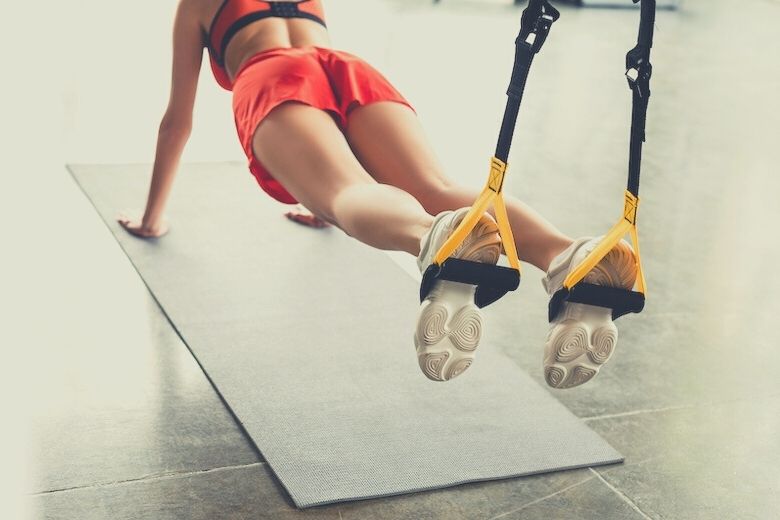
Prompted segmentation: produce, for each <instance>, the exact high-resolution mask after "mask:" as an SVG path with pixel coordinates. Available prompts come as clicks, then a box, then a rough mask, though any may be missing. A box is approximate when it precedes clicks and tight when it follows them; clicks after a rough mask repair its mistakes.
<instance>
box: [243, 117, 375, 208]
mask: <svg viewBox="0 0 780 520" xmlns="http://www.w3.org/2000/svg"><path fill="white" fill-rule="evenodd" d="M252 150H253V152H254V154H255V156H256V157H257V159H258V160H259V161H260V162H261V163H262V165H263V167H264V168H265V169H267V170H268V172H269V173H270V174H271V175H272V176H273V177H274V178H275V179H276V180H277V181H279V182H280V183H281V184H282V186H284V188H285V189H286V190H287V191H289V192H290V194H291V195H292V196H293V197H295V198H296V199H297V200H298V201H300V202H301V203H302V204H303V205H304V206H306V207H307V208H308V209H309V210H311V211H312V212H313V213H314V214H316V215H318V216H320V217H322V218H324V219H326V220H329V221H331V222H333V201H334V199H335V198H336V196H337V195H338V194H339V193H340V192H341V191H342V190H343V189H344V188H346V187H348V186H350V185H353V184H359V183H363V184H366V183H375V182H376V181H375V180H374V179H372V178H371V176H370V175H369V174H368V173H367V172H366V171H365V169H364V168H363V166H362V165H361V164H360V162H359V161H358V159H357V158H356V157H355V155H354V153H353V152H352V150H351V148H350V146H349V143H348V142H347V140H346V138H345V137H344V134H343V133H342V132H341V130H340V129H339V127H338V126H337V125H336V123H335V122H334V121H333V118H332V116H331V115H330V114H328V113H327V112H325V111H323V110H319V109H317V108H314V107H311V106H308V105H305V104H302V103H295V102H288V103H284V104H282V105H279V106H278V107H276V108H274V109H273V110H272V111H271V112H270V113H269V114H268V116H267V117H266V118H265V119H263V121H262V122H261V123H260V125H258V127H257V130H256V131H255V134H254V137H253V139H252Z"/></svg>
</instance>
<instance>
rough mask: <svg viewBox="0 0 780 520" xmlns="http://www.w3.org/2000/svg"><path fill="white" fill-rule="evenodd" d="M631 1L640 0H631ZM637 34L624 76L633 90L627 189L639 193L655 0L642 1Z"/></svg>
mask: <svg viewBox="0 0 780 520" xmlns="http://www.w3.org/2000/svg"><path fill="white" fill-rule="evenodd" d="M633 1H634V3H637V2H639V1H640V0H633ZM641 2H642V5H641V14H640V21H639V37H638V39H637V44H636V47H634V48H633V49H631V50H630V51H628V54H626V78H627V79H628V86H629V88H630V89H631V92H632V109H631V144H630V148H629V158H628V191H629V192H631V194H632V195H633V196H634V197H638V196H639V173H640V169H641V165H642V143H644V142H645V126H646V122H647V106H648V103H649V102H650V77H651V76H652V74H653V66H652V64H651V63H650V49H651V48H652V47H653V29H654V28H655V0H641Z"/></svg>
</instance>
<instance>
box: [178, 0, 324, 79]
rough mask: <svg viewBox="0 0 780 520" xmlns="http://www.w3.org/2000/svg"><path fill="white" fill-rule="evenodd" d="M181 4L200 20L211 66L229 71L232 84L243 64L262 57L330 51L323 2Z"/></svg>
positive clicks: (185, 0)
mask: <svg viewBox="0 0 780 520" xmlns="http://www.w3.org/2000/svg"><path fill="white" fill-rule="evenodd" d="M182 4H183V5H182V7H185V8H186V10H187V12H189V13H192V16H193V17H196V18H197V21H198V23H199V25H200V26H201V28H202V30H203V35H204V45H205V46H206V47H207V48H208V49H209V52H210V53H211V58H212V63H213V64H215V65H217V66H218V67H220V68H222V69H224V71H225V73H226V75H227V79H228V80H229V81H232V79H233V76H234V75H235V73H236V71H238V69H239V68H240V66H241V64H242V63H243V62H244V61H246V60H247V59H248V58H249V57H251V56H253V55H255V54H257V53H259V52H263V51H265V50H268V49H273V48H279V47H308V46H317V47H330V38H329V37H328V31H327V29H326V28H325V26H324V15H323V14H322V6H321V2H320V1H319V0H303V1H281V2H262V1H257V0H182ZM215 72H217V71H215ZM218 79H219V78H218Z"/></svg>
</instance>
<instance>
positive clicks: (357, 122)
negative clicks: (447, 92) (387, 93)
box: [346, 102, 572, 271]
mask: <svg viewBox="0 0 780 520" xmlns="http://www.w3.org/2000/svg"><path fill="white" fill-rule="evenodd" d="M346 135H347V139H348V141H349V144H350V145H351V146H352V149H353V151H354V152H355V155H356V156H357V157H358V159H359V160H360V162H361V163H362V164H363V166H364V167H365V168H366V170H368V172H369V173H371V175H372V176H373V177H374V178H375V179H376V180H377V181H379V182H383V183H387V184H392V185H393V186H397V187H398V188H400V189H402V190H404V191H406V192H408V193H410V194H411V195H413V196H414V197H415V198H416V199H417V200H419V201H420V203H421V204H422V206H423V207H424V208H425V209H426V210H427V211H428V213H431V214H434V215H435V214H437V213H439V212H441V211H444V210H450V209H456V208H461V207H464V206H470V205H471V204H472V203H473V202H474V200H475V199H476V197H477V195H478V194H479V189H476V188H466V187H463V186H459V185H457V184H455V183H453V182H452V181H451V180H449V179H448V178H447V177H446V176H445V175H444V174H443V172H442V168H441V165H440V164H439V162H438V160H437V159H436V157H435V155H434V154H433V151H432V150H431V148H430V146H429V145H428V142H427V139H426V137H425V135H424V133H423V130H422V127H421V125H420V123H419V121H418V119H417V116H416V115H415V114H414V112H413V111H412V110H410V109H409V107H406V106H404V105H402V104H399V103H393V102H381V103H373V104H370V105H366V106H363V107H359V108H356V109H354V110H353V111H352V112H350V114H349V118H348V126H347V130H346ZM504 198H505V200H506V206H507V213H508V214H509V221H510V223H511V225H512V231H513V233H514V237H515V242H516V244H517V251H518V254H519V255H520V259H521V260H524V261H526V262H530V263H531V264H533V265H535V266H537V267H538V268H540V269H542V270H543V271H546V270H547V268H548V267H549V265H550V262H551V261H552V259H553V258H555V257H556V256H557V255H558V254H559V253H560V252H561V251H563V250H564V249H566V248H567V247H568V246H569V245H570V244H571V243H572V240H571V239H570V238H569V237H567V236H566V235H564V234H563V233H561V232H560V231H558V230H557V229H556V228H555V227H554V226H553V225H552V224H550V223H549V222H548V221H547V220H545V219H544V218H543V217H542V216H541V215H539V214H538V213H537V212H535V211H534V210H533V209H531V208H529V207H528V206H526V205H525V204H523V203H522V202H520V201H519V200H518V199H516V198H514V197H511V196H508V195H506V194H504Z"/></svg>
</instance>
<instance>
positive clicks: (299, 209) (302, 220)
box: [284, 204, 330, 228]
mask: <svg viewBox="0 0 780 520" xmlns="http://www.w3.org/2000/svg"><path fill="white" fill-rule="evenodd" d="M284 216H285V217H287V218H288V219H290V220H292V221H293V222H297V223H298V224H301V225H303V226H308V227H313V228H326V227H330V224H328V223H327V222H325V221H324V220H322V219H321V218H319V217H318V216H316V215H314V214H313V213H312V212H311V211H309V210H308V209H306V208H304V207H303V206H301V205H300V204H298V205H297V206H295V208H294V209H292V210H290V211H288V212H287V213H285V214H284Z"/></svg>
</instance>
